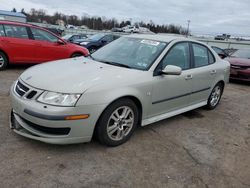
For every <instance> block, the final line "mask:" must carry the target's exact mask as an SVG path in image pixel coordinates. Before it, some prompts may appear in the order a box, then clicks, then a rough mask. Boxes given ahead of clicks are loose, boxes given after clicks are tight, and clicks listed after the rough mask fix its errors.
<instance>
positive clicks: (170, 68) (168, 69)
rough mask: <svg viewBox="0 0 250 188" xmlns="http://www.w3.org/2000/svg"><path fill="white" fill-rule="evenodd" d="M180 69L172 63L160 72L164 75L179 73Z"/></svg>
mask: <svg viewBox="0 0 250 188" xmlns="http://www.w3.org/2000/svg"><path fill="white" fill-rule="evenodd" d="M181 72H182V69H181V67H177V66H174V65H167V66H166V67H165V68H164V69H163V70H162V71H161V73H162V74H165V75H181Z"/></svg>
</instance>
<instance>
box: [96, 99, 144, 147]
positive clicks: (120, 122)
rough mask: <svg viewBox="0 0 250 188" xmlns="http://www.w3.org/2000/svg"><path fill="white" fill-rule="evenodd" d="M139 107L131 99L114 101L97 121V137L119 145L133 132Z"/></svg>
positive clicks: (105, 141) (101, 140)
mask: <svg viewBox="0 0 250 188" xmlns="http://www.w3.org/2000/svg"><path fill="white" fill-rule="evenodd" d="M138 115H139V113H138V108H137V106H136V104H135V103H134V102H133V101H132V100H130V99H126V98H124V99H121V100H118V101H115V102H114V103H112V104H111V105H110V106H109V107H108V108H107V109H106V110H105V111H104V112H103V114H102V115H101V117H100V119H99V120H98V123H97V129H96V131H97V138H98V140H99V141H100V143H102V144H104V145H107V146H118V145H120V144H123V143H124V142H126V141H127V140H128V139H129V138H130V137H131V135H132V134H133V132H134V130H135V128H136V126H137V123H138Z"/></svg>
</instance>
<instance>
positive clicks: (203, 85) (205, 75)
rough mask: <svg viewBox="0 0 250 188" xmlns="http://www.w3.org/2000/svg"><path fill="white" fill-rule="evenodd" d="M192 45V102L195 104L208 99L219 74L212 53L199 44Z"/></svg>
mask: <svg viewBox="0 0 250 188" xmlns="http://www.w3.org/2000/svg"><path fill="white" fill-rule="evenodd" d="M191 45H192V52H193V56H192V57H193V61H192V67H193V70H194V71H193V84H192V96H191V102H192V104H195V103H199V102H202V101H206V100H207V99H208V97H209V95H210V91H211V89H212V88H211V87H213V86H212V85H213V83H214V80H215V77H216V74H217V72H216V69H215V65H214V62H215V58H214V56H213V54H212V53H211V51H210V50H209V49H208V48H207V47H206V46H204V45H202V44H199V43H192V44H191Z"/></svg>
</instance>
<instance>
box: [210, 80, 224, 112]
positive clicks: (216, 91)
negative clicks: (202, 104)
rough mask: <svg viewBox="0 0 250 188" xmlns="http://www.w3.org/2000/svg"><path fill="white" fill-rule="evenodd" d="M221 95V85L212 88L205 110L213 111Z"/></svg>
mask: <svg viewBox="0 0 250 188" xmlns="http://www.w3.org/2000/svg"><path fill="white" fill-rule="evenodd" d="M222 93H223V85H222V84H221V83H218V84H216V85H215V86H214V88H213V90H212V92H211V94H210V96H209V98H208V100H207V105H206V107H207V109H208V110H213V109H215V108H216V106H217V105H218V104H219V103H220V99H221V96H222Z"/></svg>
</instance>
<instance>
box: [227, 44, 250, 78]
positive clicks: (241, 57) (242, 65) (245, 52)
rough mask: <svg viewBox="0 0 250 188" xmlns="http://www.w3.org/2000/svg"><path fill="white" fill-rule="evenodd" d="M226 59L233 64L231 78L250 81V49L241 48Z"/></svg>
mask: <svg viewBox="0 0 250 188" xmlns="http://www.w3.org/2000/svg"><path fill="white" fill-rule="evenodd" d="M226 60H227V61H228V62H229V63H230V64H231V69H230V79H232V80H240V81H248V82H250V49H239V50H237V51H235V52H234V53H232V54H231V56H230V57H228V58H227V59H226Z"/></svg>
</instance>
